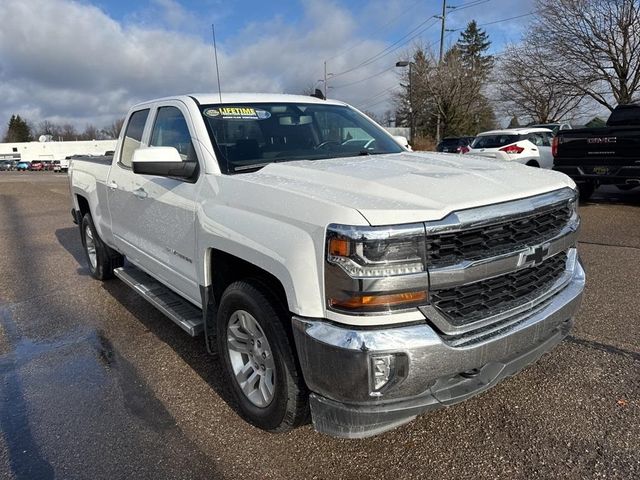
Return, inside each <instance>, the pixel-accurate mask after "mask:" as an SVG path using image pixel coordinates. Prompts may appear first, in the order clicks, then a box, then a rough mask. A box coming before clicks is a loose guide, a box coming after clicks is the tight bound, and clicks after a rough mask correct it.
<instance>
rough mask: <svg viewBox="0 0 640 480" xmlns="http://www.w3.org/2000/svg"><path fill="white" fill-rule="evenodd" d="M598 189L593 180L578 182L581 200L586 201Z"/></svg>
mask: <svg viewBox="0 0 640 480" xmlns="http://www.w3.org/2000/svg"><path fill="white" fill-rule="evenodd" d="M595 190H596V185H595V183H593V182H584V183H579V184H578V193H579V195H580V201H581V202H586V201H588V200H589V199H590V198H591V195H593V192H594V191H595Z"/></svg>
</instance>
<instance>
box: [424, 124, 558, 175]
mask: <svg viewBox="0 0 640 480" xmlns="http://www.w3.org/2000/svg"><path fill="white" fill-rule="evenodd" d="M551 127H552V125H547V126H544V127H526V128H509V129H504V130H490V131H488V132H482V133H480V134H478V135H477V136H476V137H448V138H445V139H444V140H442V141H441V142H440V143H439V144H438V146H437V148H436V149H437V151H439V152H445V153H459V154H471V155H477V156H480V157H486V158H495V159H498V160H503V161H514V162H518V163H522V164H523V165H528V166H530V167H541V168H548V169H550V168H552V167H553V153H552V151H551V143H552V141H553V136H554V130H553V129H552V128H551Z"/></svg>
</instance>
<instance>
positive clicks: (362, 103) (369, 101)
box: [356, 83, 400, 105]
mask: <svg viewBox="0 0 640 480" xmlns="http://www.w3.org/2000/svg"><path fill="white" fill-rule="evenodd" d="M399 86H400V85H398V84H397V83H396V84H394V85H391V86H390V87H387V88H385V89H384V90H381V91H380V92H378V93H376V94H374V95H371V96H370V97H367V98H365V99H364V100H361V101H359V102H356V105H367V104H369V103H371V102H372V101H373V100H375V99H377V98H378V97H380V96H381V95H384V94H385V93H388V92H390V91H391V90H393V89H394V88H398V87H399Z"/></svg>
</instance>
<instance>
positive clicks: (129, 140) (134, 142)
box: [120, 109, 149, 167]
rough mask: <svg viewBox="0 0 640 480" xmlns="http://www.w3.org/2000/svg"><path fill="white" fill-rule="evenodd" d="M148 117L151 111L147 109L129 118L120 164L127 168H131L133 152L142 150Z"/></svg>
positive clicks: (134, 113)
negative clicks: (143, 133)
mask: <svg viewBox="0 0 640 480" xmlns="http://www.w3.org/2000/svg"><path fill="white" fill-rule="evenodd" d="M148 116H149V109H146V110H138V111H137V112H133V113H132V114H131V117H130V118H129V123H128V124H127V129H126V130H125V132H124V140H123V142H122V152H121V154H120V163H122V164H123V165H125V166H127V167H131V157H133V152H134V151H135V150H137V149H138V148H140V144H141V142H142V132H144V124H145V123H146V122H147V117H148Z"/></svg>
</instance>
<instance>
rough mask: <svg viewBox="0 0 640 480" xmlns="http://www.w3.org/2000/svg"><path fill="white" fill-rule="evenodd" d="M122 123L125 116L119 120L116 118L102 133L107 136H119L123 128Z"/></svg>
mask: <svg viewBox="0 0 640 480" xmlns="http://www.w3.org/2000/svg"><path fill="white" fill-rule="evenodd" d="M122 125H124V118H118V119H117V120H114V121H113V122H112V123H111V125H108V126H106V127H105V128H103V129H102V133H103V134H104V136H105V137H107V138H118V136H119V135H120V130H122Z"/></svg>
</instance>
